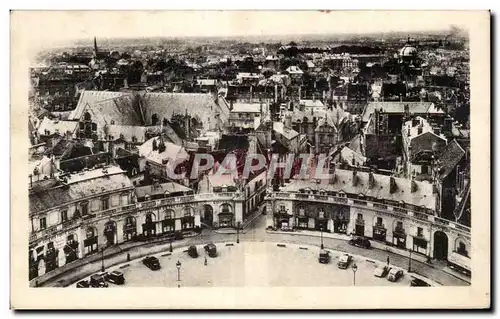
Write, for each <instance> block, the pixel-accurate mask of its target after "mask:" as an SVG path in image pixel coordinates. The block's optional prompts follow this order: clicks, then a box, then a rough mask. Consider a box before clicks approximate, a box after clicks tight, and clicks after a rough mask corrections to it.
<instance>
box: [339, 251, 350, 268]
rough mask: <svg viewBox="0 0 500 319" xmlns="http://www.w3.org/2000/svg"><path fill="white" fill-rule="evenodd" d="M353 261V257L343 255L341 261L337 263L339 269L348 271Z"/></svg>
mask: <svg viewBox="0 0 500 319" xmlns="http://www.w3.org/2000/svg"><path fill="white" fill-rule="evenodd" d="M351 261H352V256H351V255H349V254H343V255H342V256H340V258H339V261H338V262H337V267H339V268H340V269H347V268H348V267H349V264H350V263H351Z"/></svg>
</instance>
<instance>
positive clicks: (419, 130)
mask: <svg viewBox="0 0 500 319" xmlns="http://www.w3.org/2000/svg"><path fill="white" fill-rule="evenodd" d="M423 129H424V128H423V126H422V124H420V125H419V126H418V132H417V134H418V135H420V134H422V131H423Z"/></svg>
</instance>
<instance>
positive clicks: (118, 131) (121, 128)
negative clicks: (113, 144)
mask: <svg viewBox="0 0 500 319" xmlns="http://www.w3.org/2000/svg"><path fill="white" fill-rule="evenodd" d="M100 133H101V136H100V138H101V139H103V140H106V139H108V138H107V137H108V136H113V140H117V139H119V138H120V136H123V138H124V139H125V141H127V142H132V138H133V137H135V138H136V142H137V143H144V142H145V141H146V133H149V134H158V135H159V134H160V133H161V127H160V126H133V125H106V126H104V128H103V130H102V131H100Z"/></svg>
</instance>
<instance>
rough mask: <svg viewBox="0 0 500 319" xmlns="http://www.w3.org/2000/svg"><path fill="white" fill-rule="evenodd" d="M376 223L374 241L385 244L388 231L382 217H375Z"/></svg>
mask: <svg viewBox="0 0 500 319" xmlns="http://www.w3.org/2000/svg"><path fill="white" fill-rule="evenodd" d="M375 218H376V221H375V224H374V225H373V236H372V238H373V239H374V240H378V241H383V242H385V240H386V237H387V229H386V228H385V225H384V221H383V219H382V217H375Z"/></svg>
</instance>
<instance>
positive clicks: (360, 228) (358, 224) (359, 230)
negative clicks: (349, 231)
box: [354, 214, 365, 236]
mask: <svg viewBox="0 0 500 319" xmlns="http://www.w3.org/2000/svg"><path fill="white" fill-rule="evenodd" d="M354 225H355V226H354V234H355V235H356V236H364V235H365V220H364V219H363V214H358V216H357V217H356V221H355V223H354Z"/></svg>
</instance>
